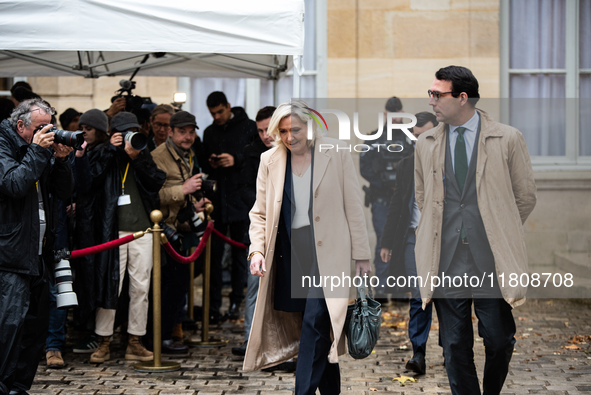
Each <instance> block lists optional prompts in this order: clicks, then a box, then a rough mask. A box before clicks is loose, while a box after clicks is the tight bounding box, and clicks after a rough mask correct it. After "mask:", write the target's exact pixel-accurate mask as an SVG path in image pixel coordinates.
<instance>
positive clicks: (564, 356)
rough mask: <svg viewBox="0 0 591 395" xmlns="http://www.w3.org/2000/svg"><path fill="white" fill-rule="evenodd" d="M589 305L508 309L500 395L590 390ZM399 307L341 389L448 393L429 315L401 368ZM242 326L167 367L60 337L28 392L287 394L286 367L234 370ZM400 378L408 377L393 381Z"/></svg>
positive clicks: (349, 365) (549, 303) (214, 332)
mask: <svg viewBox="0 0 591 395" xmlns="http://www.w3.org/2000/svg"><path fill="white" fill-rule="evenodd" d="M590 307H591V304H589V301H586V302H585V303H581V302H577V301H571V300H528V301H527V303H526V304H525V305H523V306H520V307H518V308H517V309H515V310H514V316H515V320H516V323H517V335H516V337H517V343H516V346H515V351H514V354H513V359H512V361H511V365H510V371H509V375H508V377H507V380H506V382H505V387H504V389H503V394H569V395H572V394H583V393H591V346H590V343H591V309H590ZM407 312H408V306H407V305H405V304H402V303H397V304H395V305H394V306H392V307H387V308H386V309H385V313H386V314H385V315H384V324H383V326H382V332H381V336H380V340H379V342H378V345H377V346H376V349H375V351H374V353H373V354H372V355H371V356H370V357H368V358H366V359H362V360H353V359H352V358H350V357H349V356H345V357H343V358H342V359H341V362H340V368H341V376H342V393H343V394H373V393H384V394H385V393H387V394H419V393H427V394H448V393H450V391H449V385H448V381H447V376H446V373H445V370H444V367H443V365H442V363H443V358H442V355H441V349H440V348H439V347H438V346H437V336H438V330H437V328H438V325H437V321H436V319H434V321H433V326H432V330H431V333H430V336H429V343H428V351H427V373H426V374H425V375H423V376H418V377H414V376H412V375H411V374H409V372H406V371H405V369H404V365H405V362H406V361H407V360H408V359H409V358H410V356H411V349H412V347H411V345H410V342H409V341H408V340H407V334H406V325H407V323H408V318H407ZM434 315H435V314H434ZM476 322H477V321H476V320H475V319H474V324H475V329H476ZM242 328H243V324H242V322H240V321H236V322H225V323H223V324H222V325H221V326H219V327H212V328H211V331H210V332H211V336H212V337H217V338H221V339H224V340H227V344H226V345H224V346H222V347H219V348H197V347H193V348H191V350H190V354H189V356H186V357H177V358H172V357H163V360H171V361H177V362H179V363H180V364H181V369H180V370H179V371H176V372H172V373H139V372H136V371H135V370H134V368H133V366H134V363H133V362H127V361H125V359H124V353H125V348H124V346H125V341H123V339H122V336H120V335H117V334H116V335H115V338H114V341H113V343H112V346H111V358H112V359H111V360H110V361H108V362H106V363H103V364H90V363H89V362H88V359H89V355H80V354H74V353H72V352H71V349H72V344H70V341H68V348H67V349H66V353H65V355H64V357H65V360H66V363H67V367H66V368H64V369H61V370H53V369H47V368H46V366H45V362H42V363H41V365H40V366H39V369H38V373H37V376H36V380H35V383H34V385H33V388H32V389H31V391H30V394H60V395H66V394H97V395H98V394H154V395H156V394H159V395H165V394H187V395H188V394H199V395H204V394H260V395H264V394H274V395H282V394H292V393H293V390H294V375H293V374H292V373H286V372H280V371H276V372H260V371H259V372H253V373H243V372H242V371H241V367H242V358H241V357H236V356H234V355H232V353H231V348H232V346H235V345H238V344H240V343H241V341H242V336H243V335H242V333H243V332H242ZM475 333H477V331H476V330H475ZM70 340H71V339H70ZM474 348H475V354H476V358H475V359H476V364H477V367H478V372H479V377H480V378H481V379H482V371H483V366H484V347H483V345H482V340H481V339H480V338H479V337H478V336H476V338H475V346H474ZM401 376H409V377H413V378H415V379H416V382H408V381H407V382H406V383H405V385H402V384H401V383H400V382H399V381H393V379H395V378H400V377H401Z"/></svg>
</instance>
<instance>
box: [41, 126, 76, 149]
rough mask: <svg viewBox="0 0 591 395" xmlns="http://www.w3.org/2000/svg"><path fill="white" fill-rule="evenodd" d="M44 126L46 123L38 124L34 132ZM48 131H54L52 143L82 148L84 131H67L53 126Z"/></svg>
mask: <svg viewBox="0 0 591 395" xmlns="http://www.w3.org/2000/svg"><path fill="white" fill-rule="evenodd" d="M45 126H47V124H45V125H41V126H39V127H38V128H37V129H35V132H34V133H37V132H38V131H40V130H41V129H43V128H44V127H45ZM48 132H49V133H55V136H54V138H53V142H54V143H58V144H63V145H67V146H68V147H72V148H74V149H76V150H78V151H80V150H81V149H82V144H83V143H84V132H81V131H76V132H69V131H67V130H61V129H58V128H56V127H55V126H54V127H52V128H51V129H49V130H48Z"/></svg>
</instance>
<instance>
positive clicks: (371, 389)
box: [369, 387, 378, 391]
mask: <svg viewBox="0 0 591 395" xmlns="http://www.w3.org/2000/svg"><path fill="white" fill-rule="evenodd" d="M369 390H370V391H377V390H378V389H377V388H373V387H370V388H369Z"/></svg>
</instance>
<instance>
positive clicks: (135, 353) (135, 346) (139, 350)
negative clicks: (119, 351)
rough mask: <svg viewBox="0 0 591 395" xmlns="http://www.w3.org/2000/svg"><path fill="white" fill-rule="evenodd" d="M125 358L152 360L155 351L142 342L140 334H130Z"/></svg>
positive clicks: (130, 359)
mask: <svg viewBox="0 0 591 395" xmlns="http://www.w3.org/2000/svg"><path fill="white" fill-rule="evenodd" d="M125 359H127V360H128V361H142V362H146V361H152V360H153V359H154V353H152V351H148V350H146V347H144V346H143V345H142V343H141V342H140V337H139V336H135V335H129V340H128V342H127V350H126V351H125Z"/></svg>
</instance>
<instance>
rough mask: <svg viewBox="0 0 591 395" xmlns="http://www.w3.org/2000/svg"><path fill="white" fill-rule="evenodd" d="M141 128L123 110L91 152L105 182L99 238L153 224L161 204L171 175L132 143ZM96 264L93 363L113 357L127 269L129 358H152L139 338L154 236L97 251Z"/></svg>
mask: <svg viewBox="0 0 591 395" xmlns="http://www.w3.org/2000/svg"><path fill="white" fill-rule="evenodd" d="M139 128H140V125H139V124H138V122H137V118H136V116H135V115H134V114H132V113H130V112H125V111H123V112H120V113H118V114H117V115H115V116H114V117H113V119H111V131H112V134H111V138H110V140H109V141H107V142H104V143H102V144H100V145H98V146H97V147H96V148H94V149H92V150H91V151H89V152H88V155H89V160H90V169H91V173H92V176H93V178H94V181H95V185H102V187H103V188H102V190H99V191H98V193H97V195H98V196H97V200H96V208H95V214H96V217H95V218H97V221H96V225H97V226H99V229H100V230H98V231H97V238H98V239H99V240H98V241H99V243H104V242H107V241H110V240H115V239H117V238H121V237H124V236H127V235H129V234H132V233H134V232H137V231H139V230H145V229H147V228H149V227H150V226H151V223H150V217H149V213H150V212H151V211H152V210H154V209H157V208H158V207H159V204H160V203H159V200H158V192H159V191H160V188H161V187H162V185H163V184H164V181H165V180H166V174H165V173H164V172H163V171H161V170H159V169H158V168H157V167H156V164H155V163H154V160H153V159H152V156H151V155H150V152H149V150H148V148H147V146H145V147H143V148H142V149H139V147H137V148H134V147H133V146H132V144H131V141H130V140H131V139H130V138H129V136H131V135H130V133H133V132H136V133H137V132H138V131H139ZM124 134H125V137H124ZM99 218H100V220H99ZM95 265H96V269H97V278H96V279H97V293H98V295H97V307H98V308H97V312H96V327H95V332H96V334H97V335H98V336H99V347H98V349H97V350H96V351H95V352H94V353H93V354H92V355H91V356H90V362H91V363H102V362H105V361H107V360H109V359H110V357H111V354H110V349H109V343H110V337H111V336H112V335H113V330H114V322H115V309H116V307H117V305H116V303H117V298H118V296H119V294H120V293H121V289H122V286H123V278H124V276H125V273H126V271H127V273H128V275H129V299H130V302H129V322H128V326H127V332H128V334H129V337H128V345H127V350H126V352H125V359H127V360H136V361H137V360H139V361H150V360H152V359H153V355H152V352H150V351H148V350H146V348H145V347H144V346H143V345H142V344H141V343H140V337H141V336H144V335H145V334H146V325H147V320H148V294H149V290H150V277H151V276H150V274H151V272H152V242H151V240H150V238H149V237H143V238H139V239H136V240H134V241H132V242H131V243H128V244H125V245H123V246H121V247H119V248H115V249H112V250H108V251H103V252H102V253H100V254H98V255H97V257H96V261H95Z"/></svg>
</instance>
